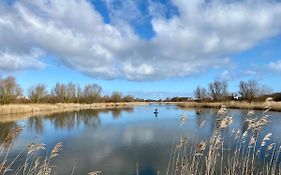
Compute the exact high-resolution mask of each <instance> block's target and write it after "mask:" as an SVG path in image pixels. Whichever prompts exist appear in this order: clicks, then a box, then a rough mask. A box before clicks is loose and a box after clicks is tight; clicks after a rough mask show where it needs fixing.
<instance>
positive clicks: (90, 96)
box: [83, 84, 102, 103]
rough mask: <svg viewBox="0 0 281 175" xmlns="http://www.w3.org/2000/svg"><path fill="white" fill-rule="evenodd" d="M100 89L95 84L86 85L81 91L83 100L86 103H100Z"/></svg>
mask: <svg viewBox="0 0 281 175" xmlns="http://www.w3.org/2000/svg"><path fill="white" fill-rule="evenodd" d="M101 91H102V87H101V86H99V85H97V84H88V85H86V86H85V87H84V90H83V99H84V100H85V102H86V103H93V102H100V101H101Z"/></svg>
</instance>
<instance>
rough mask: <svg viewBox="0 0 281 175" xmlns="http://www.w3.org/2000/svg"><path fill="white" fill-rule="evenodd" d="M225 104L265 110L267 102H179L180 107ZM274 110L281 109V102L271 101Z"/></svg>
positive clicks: (203, 106) (218, 105)
mask: <svg viewBox="0 0 281 175" xmlns="http://www.w3.org/2000/svg"><path fill="white" fill-rule="evenodd" d="M222 105H225V106H226V107H227V108H230V109H249V110H252V109H253V110H264V108H265V107H266V104H265V103H264V102H251V103H249V102H240V101H229V102H182V103H178V104H177V106H178V107H182V108H220V107H221V106H222ZM271 110H272V111H281V102H271Z"/></svg>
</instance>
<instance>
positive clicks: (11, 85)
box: [0, 76, 22, 104]
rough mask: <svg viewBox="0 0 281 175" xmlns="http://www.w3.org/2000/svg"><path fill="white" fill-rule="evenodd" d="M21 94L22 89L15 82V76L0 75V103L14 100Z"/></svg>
mask: <svg viewBox="0 0 281 175" xmlns="http://www.w3.org/2000/svg"><path fill="white" fill-rule="evenodd" d="M21 95H22V89H21V88H20V86H19V85H18V84H17V82H16V79H15V77H13V76H8V77H6V78H4V79H2V78H1V77H0V104H7V103H11V102H12V101H15V100H16V99H17V98H18V97H19V96H21Z"/></svg>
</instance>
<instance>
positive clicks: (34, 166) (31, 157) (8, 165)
mask: <svg viewBox="0 0 281 175" xmlns="http://www.w3.org/2000/svg"><path fill="white" fill-rule="evenodd" d="M21 130H22V129H21V128H19V127H17V128H15V129H14V130H13V131H11V132H10V133H9V135H8V136H7V138H6V139H5V141H4V142H3V143H2V144H1V145H0V174H1V175H4V174H13V175H18V174H23V175H50V174H53V173H54V169H55V166H54V165H52V164H51V161H52V159H54V158H55V157H56V156H58V154H59V152H60V151H61V150H62V142H59V143H57V144H56V145H55V146H54V148H53V149H52V151H51V152H50V154H49V155H47V156H44V155H46V152H47V151H46V147H45V145H44V144H34V143H32V144H30V145H28V146H27V148H26V153H25V159H24V162H22V163H21V164H20V165H15V164H16V161H17V160H18V159H19V157H21V156H23V155H22V153H19V154H18V155H17V156H16V157H14V158H11V159H9V154H10V150H11V148H12V144H13V141H14V139H15V138H16V136H17V135H18V134H19V133H20V132H21Z"/></svg>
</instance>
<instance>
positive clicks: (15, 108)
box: [0, 102, 149, 122]
mask: <svg viewBox="0 0 281 175" xmlns="http://www.w3.org/2000/svg"><path fill="white" fill-rule="evenodd" d="M148 104H149V103H147V102H124V103H93V104H75V103H57V104H8V105H0V122H9V121H12V120H14V119H15V118H19V117H20V116H22V117H21V118H28V117H33V116H36V115H50V114H54V113H60V112H73V111H79V110H86V109H115V108H128V107H134V106H139V105H148Z"/></svg>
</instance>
